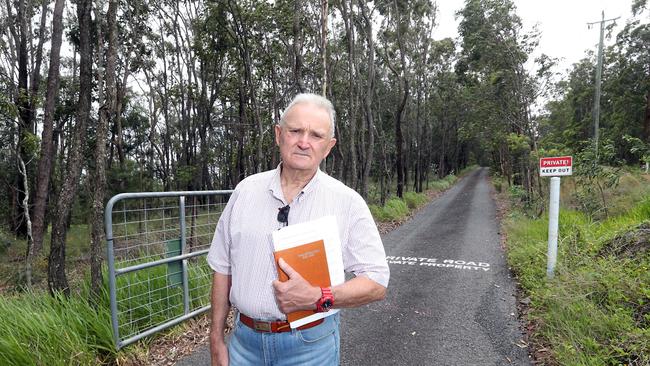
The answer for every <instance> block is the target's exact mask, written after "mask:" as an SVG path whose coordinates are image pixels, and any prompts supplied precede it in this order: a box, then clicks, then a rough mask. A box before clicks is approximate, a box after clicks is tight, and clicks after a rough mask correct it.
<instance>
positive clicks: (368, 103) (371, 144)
mask: <svg viewBox="0 0 650 366" xmlns="http://www.w3.org/2000/svg"><path fill="white" fill-rule="evenodd" d="M359 8H360V9H361V15H362V17H363V20H364V25H365V32H364V33H365V36H366V42H367V43H368V64H367V65H366V67H367V68H368V75H367V85H366V95H365V96H364V98H363V111H364V115H365V119H366V129H367V131H368V143H367V144H364V146H362V148H364V149H365V167H364V169H363V175H362V178H361V196H362V197H363V198H365V199H366V200H367V199H368V184H369V181H370V170H371V169H372V161H373V158H374V149H375V132H374V130H375V123H374V120H373V109H372V100H373V96H374V95H375V43H374V41H373V38H372V37H373V35H372V20H371V19H370V17H369V16H368V13H367V9H366V3H365V1H362V0H360V1H359Z"/></svg>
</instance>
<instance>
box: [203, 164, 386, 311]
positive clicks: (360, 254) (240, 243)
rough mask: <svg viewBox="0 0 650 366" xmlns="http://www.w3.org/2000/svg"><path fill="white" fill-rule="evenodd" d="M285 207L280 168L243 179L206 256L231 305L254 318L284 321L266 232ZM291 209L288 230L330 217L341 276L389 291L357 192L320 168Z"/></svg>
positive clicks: (376, 239) (380, 251)
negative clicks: (224, 278) (224, 279)
mask: <svg viewBox="0 0 650 366" xmlns="http://www.w3.org/2000/svg"><path fill="white" fill-rule="evenodd" d="M285 205H287V202H286V201H285V199H284V194H283V192H282V186H281V183H280V166H278V168H277V169H275V170H270V171H267V172H264V173H259V174H255V175H252V176H250V177H248V178H246V179H244V180H242V181H241V182H240V183H239V184H238V185H237V187H236V188H235V191H234V192H233V193H232V195H231V197H230V200H229V201H228V204H227V205H226V207H225V209H224V211H223V213H222V214H221V217H220V218H219V223H218V224H217V228H216V230H215V233H214V238H213V239H212V245H211V246H210V251H209V253H208V256H207V261H208V263H209V265H210V267H211V268H212V269H213V270H214V271H216V272H218V273H221V274H225V275H231V279H232V287H231V288H230V302H231V303H232V305H234V306H235V307H237V309H239V311H241V312H242V313H244V314H246V315H248V316H250V317H253V318H256V319H267V320H272V319H286V316H285V315H284V314H283V313H282V312H281V311H280V309H279V308H278V306H277V303H276V301H275V295H274V293H273V285H272V282H273V280H275V279H277V277H278V276H277V270H276V267H275V263H274V259H273V241H272V238H271V232H273V231H274V230H277V229H279V228H280V227H281V226H282V225H283V224H281V223H280V222H278V220H277V215H278V208H280V207H283V206H285ZM290 206H291V209H290V211H289V225H292V224H297V223H301V222H306V221H310V220H314V219H317V218H320V217H323V216H327V215H334V216H335V217H336V219H337V224H338V227H339V237H340V239H341V246H342V248H341V251H342V253H343V266H344V267H345V271H346V272H351V273H354V274H355V275H356V276H367V277H368V278H370V279H372V280H373V281H375V282H377V283H378V284H380V285H382V286H384V287H387V286H388V279H389V276H390V273H389V269H388V264H387V263H386V254H385V252H384V246H383V244H382V242H381V238H380V236H379V232H378V231H377V226H376V225H375V222H374V220H373V218H372V215H371V214H370V210H369V209H368V206H367V205H366V202H365V201H364V200H363V198H362V197H361V196H360V195H359V194H358V193H357V192H355V191H354V190H353V189H351V188H349V187H347V186H346V185H344V184H343V183H341V182H339V181H338V180H336V179H334V178H332V177H330V176H329V175H327V174H325V173H323V172H322V171H320V169H319V170H318V171H317V172H316V174H315V175H314V178H312V180H311V181H310V182H309V183H308V184H307V185H306V186H305V187H304V188H303V190H302V191H301V192H300V193H299V194H298V195H297V196H296V198H294V200H293V202H291V205H290Z"/></svg>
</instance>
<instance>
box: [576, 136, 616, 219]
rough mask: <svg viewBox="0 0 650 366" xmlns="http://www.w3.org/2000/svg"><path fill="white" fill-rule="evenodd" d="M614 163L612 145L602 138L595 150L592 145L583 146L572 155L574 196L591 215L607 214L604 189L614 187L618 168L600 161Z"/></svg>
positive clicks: (595, 216) (605, 215)
mask: <svg viewBox="0 0 650 366" xmlns="http://www.w3.org/2000/svg"><path fill="white" fill-rule="evenodd" d="M601 161H605V162H610V163H614V164H616V161H615V151H614V146H613V145H612V144H611V143H609V141H606V140H603V141H602V145H601V147H600V148H599V149H598V150H596V149H595V148H594V145H593V144H591V145H588V146H585V147H584V148H583V149H582V150H581V151H580V152H578V153H577V154H575V157H574V163H573V166H574V167H575V168H574V175H575V178H576V188H577V189H576V193H575V198H576V200H577V201H578V202H579V203H580V206H581V208H582V210H583V212H585V213H587V214H588V215H590V216H591V217H594V218H600V217H607V216H608V202H607V199H606V194H605V193H606V192H605V191H606V190H610V189H613V188H615V187H616V185H617V184H618V180H619V178H620V174H619V172H620V168H615V167H606V166H604V165H602V164H601V163H600V162H601Z"/></svg>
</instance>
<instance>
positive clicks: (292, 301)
mask: <svg viewBox="0 0 650 366" xmlns="http://www.w3.org/2000/svg"><path fill="white" fill-rule="evenodd" d="M278 265H279V266H280V269H282V271H284V273H286V274H287V276H289V280H287V281H285V282H280V281H279V280H275V281H273V289H274V290H275V299H276V301H277V302H278V307H279V308H280V311H281V312H283V313H284V314H289V313H292V312H294V311H298V310H314V309H315V308H316V301H318V299H320V297H321V290H320V287H316V286H312V285H310V284H309V282H307V280H305V279H304V278H303V277H302V276H301V275H300V273H298V272H296V270H294V269H293V268H291V266H290V265H289V264H287V262H285V261H284V259H282V258H280V259H279V260H278Z"/></svg>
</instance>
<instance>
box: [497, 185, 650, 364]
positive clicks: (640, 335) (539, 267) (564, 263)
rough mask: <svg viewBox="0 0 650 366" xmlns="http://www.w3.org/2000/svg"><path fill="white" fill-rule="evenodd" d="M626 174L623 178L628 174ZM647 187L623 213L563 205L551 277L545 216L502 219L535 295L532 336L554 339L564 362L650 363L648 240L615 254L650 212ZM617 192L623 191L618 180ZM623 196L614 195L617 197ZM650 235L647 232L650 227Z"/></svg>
mask: <svg viewBox="0 0 650 366" xmlns="http://www.w3.org/2000/svg"><path fill="white" fill-rule="evenodd" d="M627 181H628V180H622V182H627ZM649 188H650V187H647V186H646V187H645V198H644V199H641V200H639V201H638V203H637V204H636V205H635V206H634V207H627V210H621V212H622V214H620V215H619V216H611V217H610V218H609V219H607V220H604V221H600V222H599V221H594V220H592V219H591V217H590V216H589V215H586V214H583V213H581V212H577V211H573V210H565V209H563V210H561V213H560V226H559V243H558V264H557V267H556V277H555V279H553V280H547V279H546V249H547V228H548V220H547V219H546V218H543V219H531V218H528V217H526V216H524V215H523V214H522V212H521V211H518V210H515V211H513V212H511V213H510V214H509V215H508V216H507V218H506V219H505V220H504V227H505V229H506V232H507V237H508V243H507V245H508V254H507V255H508V262H509V264H510V265H511V267H512V268H513V270H514V272H515V273H516V274H517V278H518V281H519V283H520V284H521V286H522V287H523V289H524V291H525V293H526V294H527V295H528V296H529V297H530V299H531V312H530V313H529V319H530V320H532V321H535V322H536V323H537V324H538V328H537V329H538V333H536V334H534V337H538V338H541V339H542V342H543V343H544V344H547V345H548V346H549V349H550V351H551V352H552V353H553V356H554V358H555V359H556V361H557V362H558V363H559V364H561V365H585V366H586V365H619V364H647V363H649V362H650V357H649V354H648V352H647V350H648V349H650V330H649V329H650V327H649V325H650V317H649V316H648V312H647V309H648V304H650V270H649V269H650V252H649V251H648V248H649V247H650V242H648V236H646V237H645V239H644V240H646V242H645V244H643V241H642V242H641V244H639V245H642V246H641V248H643V245H645V251H644V250H642V249H641V250H638V251H636V252H635V253H636V254H635V255H632V256H630V255H620V254H616V253H619V252H620V251H618V252H617V251H616V250H613V249H612V248H616V247H618V246H620V245H618V244H617V245H618V246H617V245H615V244H613V243H618V242H620V240H621V238H623V237H625V236H628V235H630V234H631V233H632V234H633V233H634V232H636V231H637V230H639V228H641V227H646V226H639V223H641V222H644V221H645V222H646V224H645V225H649V224H648V220H650V189H649ZM616 194H617V195H621V194H625V190H624V189H621V187H618V188H617V191H616ZM612 201H613V202H618V201H617V200H612ZM646 235H647V234H646Z"/></svg>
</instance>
